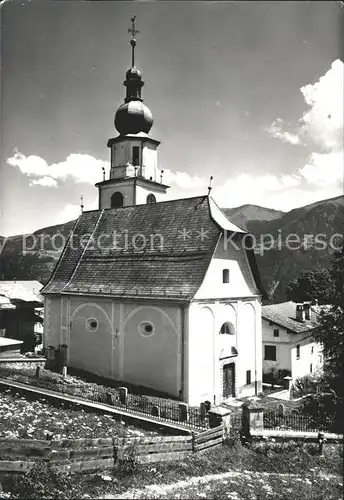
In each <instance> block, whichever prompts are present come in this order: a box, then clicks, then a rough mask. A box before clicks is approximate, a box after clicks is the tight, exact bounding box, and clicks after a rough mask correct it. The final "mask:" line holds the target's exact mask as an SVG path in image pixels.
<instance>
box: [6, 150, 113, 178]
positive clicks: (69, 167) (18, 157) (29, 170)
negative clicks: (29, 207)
mask: <svg viewBox="0 0 344 500" xmlns="http://www.w3.org/2000/svg"><path fill="white" fill-rule="evenodd" d="M7 163H8V164H9V165H12V166H13V167H18V168H19V170H20V171H21V172H22V173H23V174H25V175H27V176H28V177H29V178H30V185H31V186H34V185H40V186H45V187H57V185H58V183H59V181H60V182H61V181H66V180H67V179H68V178H70V179H73V180H74V181H75V182H86V183H89V184H95V183H96V182H99V181H100V180H102V168H105V169H106V170H108V168H109V163H108V162H106V161H103V160H98V159H96V158H94V157H93V156H90V155H86V154H81V153H72V154H70V155H69V156H68V157H67V158H66V159H65V161H62V162H59V163H53V164H51V165H49V164H48V163H47V162H46V161H45V160H44V159H43V158H40V157H39V156H36V155H30V156H24V155H23V154H21V153H20V152H18V151H17V152H15V153H14V155H13V156H12V157H11V158H8V160H7Z"/></svg>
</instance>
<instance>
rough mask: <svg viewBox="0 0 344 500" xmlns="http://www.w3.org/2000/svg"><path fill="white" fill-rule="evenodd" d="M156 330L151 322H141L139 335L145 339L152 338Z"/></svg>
mask: <svg viewBox="0 0 344 500" xmlns="http://www.w3.org/2000/svg"><path fill="white" fill-rule="evenodd" d="M154 331H155V328H154V325H153V323H151V322H150V321H141V323H140V324H139V333H140V334H141V335H142V336H143V337H151V336H152V335H153V334H154Z"/></svg>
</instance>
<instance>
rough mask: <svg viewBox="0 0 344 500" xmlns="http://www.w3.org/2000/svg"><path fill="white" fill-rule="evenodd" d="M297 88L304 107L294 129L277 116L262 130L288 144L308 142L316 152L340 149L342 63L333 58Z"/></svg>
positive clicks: (341, 138) (341, 135)
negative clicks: (315, 77) (322, 70)
mask: <svg viewBox="0 0 344 500" xmlns="http://www.w3.org/2000/svg"><path fill="white" fill-rule="evenodd" d="M300 91H301V93H302V95H303V98H304V101H305V104H306V105H307V106H308V109H307V110H306V111H305V112H304V113H303V115H302V116H301V118H300V119H299V121H298V124H297V125H296V126H295V127H294V128H295V130H290V129H291V125H290V124H286V123H285V122H284V121H283V120H282V119H281V118H277V120H275V121H274V122H273V123H272V125H270V127H268V128H267V129H266V131H267V132H268V133H269V135H271V136H272V137H274V138H276V139H280V140H282V141H284V142H288V143H290V144H292V145H309V146H311V147H312V148H313V149H315V150H318V151H319V152H331V151H340V150H342V149H343V132H344V129H343V116H344V108H343V93H344V63H343V62H342V61H340V60H339V59H337V60H336V61H334V62H333V63H332V65H331V68H330V69H329V70H328V71H327V72H326V73H325V74H324V75H323V76H322V77H321V78H319V81H317V82H315V83H310V84H308V85H304V86H303V87H301V88H300ZM287 129H289V130H287Z"/></svg>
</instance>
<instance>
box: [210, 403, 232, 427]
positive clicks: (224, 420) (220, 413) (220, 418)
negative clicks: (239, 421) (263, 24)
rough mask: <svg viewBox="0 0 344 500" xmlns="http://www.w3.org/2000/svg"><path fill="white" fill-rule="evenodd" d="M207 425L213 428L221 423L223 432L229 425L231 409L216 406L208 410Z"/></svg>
mask: <svg viewBox="0 0 344 500" xmlns="http://www.w3.org/2000/svg"><path fill="white" fill-rule="evenodd" d="M208 415H209V427H210V428H211V429H213V428H214V427H219V426H220V425H222V424H223V427H224V433H226V430H225V429H227V428H228V427H230V418H231V410H229V409H228V408H223V407H222V406H218V407H216V408H213V409H212V410H210V411H209V413H208Z"/></svg>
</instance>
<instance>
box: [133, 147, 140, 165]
mask: <svg viewBox="0 0 344 500" xmlns="http://www.w3.org/2000/svg"><path fill="white" fill-rule="evenodd" d="M139 164H140V147H139V146H133V165H139Z"/></svg>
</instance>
